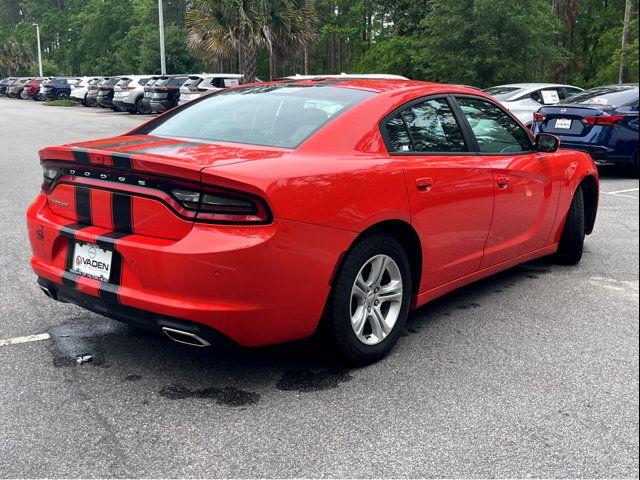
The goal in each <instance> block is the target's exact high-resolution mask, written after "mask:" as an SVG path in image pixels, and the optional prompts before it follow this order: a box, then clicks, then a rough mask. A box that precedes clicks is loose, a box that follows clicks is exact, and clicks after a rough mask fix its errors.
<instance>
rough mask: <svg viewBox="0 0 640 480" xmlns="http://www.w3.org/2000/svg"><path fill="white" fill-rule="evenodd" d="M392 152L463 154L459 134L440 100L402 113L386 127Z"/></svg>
mask: <svg viewBox="0 0 640 480" xmlns="http://www.w3.org/2000/svg"><path fill="white" fill-rule="evenodd" d="M386 130H387V136H388V138H389V143H390V145H389V148H390V150H391V151H392V152H396V153H397V152H400V153H401V152H416V153H438V152H442V153H445V152H466V151H467V147H466V145H465V143H464V137H463V136H462V131H461V130H460V127H459V125H458V122H457V121H456V119H455V117H454V115H453V112H452V111H451V108H450V107H449V104H448V103H447V101H446V100H445V99H443V98H441V99H433V100H427V101H425V102H422V103H419V104H417V105H414V106H412V107H408V108H406V109H404V110H402V111H401V112H400V113H399V114H397V115H396V116H394V117H393V118H392V119H391V120H390V121H389V122H388V123H387V125H386Z"/></svg>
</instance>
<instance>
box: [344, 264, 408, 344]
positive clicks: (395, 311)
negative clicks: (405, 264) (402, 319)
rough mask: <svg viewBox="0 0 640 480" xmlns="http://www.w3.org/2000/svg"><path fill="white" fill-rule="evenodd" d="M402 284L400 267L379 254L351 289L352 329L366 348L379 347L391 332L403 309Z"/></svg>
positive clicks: (362, 269)
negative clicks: (368, 346)
mask: <svg viewBox="0 0 640 480" xmlns="http://www.w3.org/2000/svg"><path fill="white" fill-rule="evenodd" d="M402 297H403V285H402V275H401V273H400V268H399V267H398V264H397V263H396V262H395V261H394V260H393V258H391V257H389V256H388V255H376V256H374V257H372V258H370V259H369V260H367V262H365V264H364V265H363V267H362V268H361V269H360V271H359V272H358V275H357V276H356V279H355V281H354V282H353V287H352V289H351V302H350V309H351V310H350V312H349V313H350V316H351V328H352V329H353V332H354V333H355V335H356V337H357V338H358V340H359V341H360V342H362V343H364V344H365V345H377V344H378V343H380V342H382V341H383V340H384V339H385V338H386V337H387V335H389V334H390V333H391V331H392V330H393V327H394V326H395V324H396V322H397V321H398V317H399V316H400V310H401V308H402Z"/></svg>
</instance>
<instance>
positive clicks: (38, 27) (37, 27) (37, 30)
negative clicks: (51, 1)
mask: <svg viewBox="0 0 640 480" xmlns="http://www.w3.org/2000/svg"><path fill="white" fill-rule="evenodd" d="M33 25H34V26H35V27H36V36H37V37H38V70H39V72H40V76H41V77H42V76H43V75H42V49H41V48H40V25H38V24H37V23H34V24H33Z"/></svg>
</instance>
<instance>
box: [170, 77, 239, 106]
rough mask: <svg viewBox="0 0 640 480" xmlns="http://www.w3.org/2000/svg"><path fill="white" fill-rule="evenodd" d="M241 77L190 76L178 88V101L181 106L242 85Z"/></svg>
mask: <svg viewBox="0 0 640 480" xmlns="http://www.w3.org/2000/svg"><path fill="white" fill-rule="evenodd" d="M242 79H243V76H242V75H239V74H236V73H202V74H200V75H190V76H189V78H188V79H187V81H186V82H184V83H183V84H182V87H180V101H179V102H178V105H183V104H185V103H188V102H190V101H191V100H195V99H196V98H200V97H201V96H202V95H206V94H207V93H211V92H217V91H219V90H224V89H225V88H229V87H235V86H237V85H240V84H241V83H242Z"/></svg>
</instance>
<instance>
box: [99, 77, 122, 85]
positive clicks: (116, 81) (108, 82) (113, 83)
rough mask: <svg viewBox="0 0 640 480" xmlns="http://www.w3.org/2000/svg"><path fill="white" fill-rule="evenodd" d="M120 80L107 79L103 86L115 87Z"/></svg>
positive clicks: (118, 78)
mask: <svg viewBox="0 0 640 480" xmlns="http://www.w3.org/2000/svg"><path fill="white" fill-rule="evenodd" d="M121 79H122V77H111V78H109V79H107V80H106V81H105V82H104V83H103V85H115V84H116V83H118V82H119V81H120V80H121Z"/></svg>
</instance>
